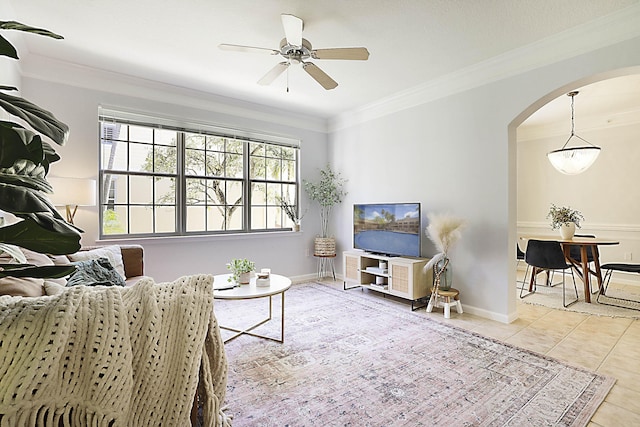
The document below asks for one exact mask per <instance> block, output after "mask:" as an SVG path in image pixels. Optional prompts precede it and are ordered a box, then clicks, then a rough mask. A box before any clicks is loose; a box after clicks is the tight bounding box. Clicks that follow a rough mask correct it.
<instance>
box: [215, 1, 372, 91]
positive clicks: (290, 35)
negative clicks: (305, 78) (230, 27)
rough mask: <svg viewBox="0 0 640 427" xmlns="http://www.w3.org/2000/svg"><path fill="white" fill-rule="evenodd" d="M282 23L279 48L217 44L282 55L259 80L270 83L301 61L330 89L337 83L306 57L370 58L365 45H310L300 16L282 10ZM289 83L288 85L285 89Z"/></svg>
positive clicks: (227, 47) (222, 47)
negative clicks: (278, 61) (281, 58)
mask: <svg viewBox="0 0 640 427" xmlns="http://www.w3.org/2000/svg"><path fill="white" fill-rule="evenodd" d="M280 16H281V17H282V26H283V27H284V34H285V38H284V39H282V41H281V42H280V49H279V50H277V49H268V48H262V47H253V46H241V45H236V44H226V43H222V44H220V45H219V46H218V47H219V48H220V49H222V50H230V51H237V52H257V53H267V54H269V55H280V56H282V57H284V58H285V61H282V62H280V63H278V64H276V66H275V67H273V68H272V69H271V70H269V72H267V74H265V75H264V76H263V77H262V78H261V79H260V80H258V84H261V85H269V84H271V83H272V82H273V81H274V80H275V79H276V78H278V76H280V74H282V73H284V72H285V70H288V69H289V66H290V65H291V64H302V68H303V69H304V70H305V71H306V72H307V73H308V74H309V75H310V76H311V77H312V78H313V79H314V80H315V81H317V82H318V83H319V84H320V85H321V86H322V87H323V88H325V89H327V90H330V89H334V88H335V87H336V86H338V83H337V82H336V81H335V80H333V79H332V78H331V77H329V75H328V74H327V73H325V72H324V71H322V70H321V69H320V68H319V67H318V66H317V65H315V64H314V63H313V62H308V61H307V59H309V58H313V59H348V60H360V61H366V60H367V59H368V58H369V51H368V50H367V48H365V47H342V48H331V49H313V48H312V47H311V43H310V42H309V40H307V39H303V38H302V29H303V27H304V22H303V21H302V19H300V18H298V17H297V16H294V15H289V14H285V13H283V14H282V15H280ZM288 91H289V87H288V85H287V92H288Z"/></svg>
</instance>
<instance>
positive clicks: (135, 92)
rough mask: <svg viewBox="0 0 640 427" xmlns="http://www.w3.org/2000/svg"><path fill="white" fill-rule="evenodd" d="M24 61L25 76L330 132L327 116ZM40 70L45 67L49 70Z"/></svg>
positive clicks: (33, 58)
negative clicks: (298, 112) (322, 116)
mask: <svg viewBox="0 0 640 427" xmlns="http://www.w3.org/2000/svg"><path fill="white" fill-rule="evenodd" d="M21 61H22V64H23V66H22V76H23V77H28V78H33V79H37V80H43V81H48V82H52V83H58V84H64V85H67V86H73V87H79V88H83V89H89V90H95V91H101V92H108V93H113V94H118V95H124V96H130V97H136V98H141V99H146V100H152V101H157V102H162V103H170V104H173V105H180V106H184V107H189V108H196V109H201V110H206V111H212V112H215V113H219V114H225V115H232V116H238V117H242V118H247V119H251V120H258V121H264V122H268V123H275V124H278V125H282V126H287V127H293V128H299V129H304V130H310V131H314V132H321V133H327V120H326V119H324V118H319V117H313V116H308V115H302V114H297V113H295V112H291V111H288V110H281V109H277V108H274V107H270V106H265V105H261V104H255V103H251V102H246V101H241V100H238V99H234V98H229V97H224V96H221V95H214V94H210V93H207V92H204V91H201V90H195V89H189V88H185V87H181V86H176V85H171V84H167V83H162V82H158V81H154V80H149V79H143V78H140V77H134V76H130V75H127V74H122V73H117V72H113V71H107V70H103V69H97V68H92V67H87V66H84V65H79V64H74V63H70V62H66V61H61V60H58V59H55V58H51V57H47V56H42V55H35V54H29V55H24V57H23V58H22V59H21ZM39 70H46V73H42V72H40V71H39ZM105 88H108V89H105Z"/></svg>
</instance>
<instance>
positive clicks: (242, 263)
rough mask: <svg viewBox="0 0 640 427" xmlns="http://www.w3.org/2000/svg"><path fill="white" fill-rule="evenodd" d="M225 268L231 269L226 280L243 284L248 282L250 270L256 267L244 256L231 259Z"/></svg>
mask: <svg viewBox="0 0 640 427" xmlns="http://www.w3.org/2000/svg"><path fill="white" fill-rule="evenodd" d="M227 268H228V269H229V270H231V273H232V275H231V277H229V279H228V281H229V282H236V283H239V284H241V285H244V284H247V283H249V281H250V279H251V272H252V271H253V270H255V269H256V264H255V263H254V262H253V261H249V260H248V259H246V258H243V259H232V260H231V262H230V263H229V264H227Z"/></svg>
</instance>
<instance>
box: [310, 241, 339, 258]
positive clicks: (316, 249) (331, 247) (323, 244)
mask: <svg viewBox="0 0 640 427" xmlns="http://www.w3.org/2000/svg"><path fill="white" fill-rule="evenodd" d="M313 254H314V255H318V256H332V255H335V254H336V239H334V238H333V237H316V239H315V241H314V245H313Z"/></svg>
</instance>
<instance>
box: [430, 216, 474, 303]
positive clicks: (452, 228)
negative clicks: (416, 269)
mask: <svg viewBox="0 0 640 427" xmlns="http://www.w3.org/2000/svg"><path fill="white" fill-rule="evenodd" d="M427 218H428V220H429V225H428V226H427V228H426V230H425V233H426V235H427V237H429V239H430V240H431V241H432V242H433V244H434V245H436V248H437V249H438V250H439V251H440V252H439V253H437V254H435V255H434V256H433V258H431V260H429V262H428V263H427V265H425V267H424V269H425V271H429V269H430V268H433V276H434V281H435V285H434V287H435V288H436V291H437V290H438V289H440V290H443V291H446V290H449V289H451V286H452V276H453V272H452V269H451V264H450V262H449V256H448V253H449V250H450V249H451V247H452V246H453V244H454V243H455V242H457V241H458V240H459V239H460V237H461V236H462V235H461V230H462V228H463V227H464V225H465V221H464V220H463V219H460V218H456V217H453V216H451V215H447V214H433V213H431V214H427Z"/></svg>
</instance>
